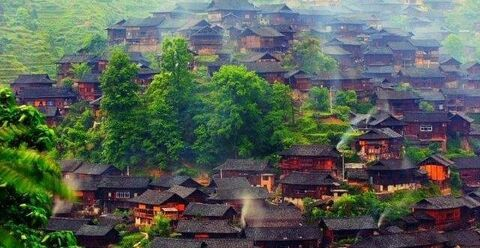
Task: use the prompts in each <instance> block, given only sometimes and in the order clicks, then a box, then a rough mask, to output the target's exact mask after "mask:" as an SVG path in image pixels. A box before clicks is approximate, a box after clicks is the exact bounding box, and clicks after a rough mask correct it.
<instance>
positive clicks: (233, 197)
mask: <svg viewBox="0 0 480 248" xmlns="http://www.w3.org/2000/svg"><path fill="white" fill-rule="evenodd" d="M268 196H269V194H268V191H267V190H266V189H265V188H259V187H240V188H237V187H235V188H232V187H227V188H225V187H222V188H218V189H216V190H215V192H214V193H213V194H212V195H211V197H210V198H209V199H208V201H209V202H211V203H218V204H228V205H230V206H232V207H233V208H234V209H235V210H236V211H237V212H240V211H241V209H242V207H243V206H244V204H245V203H246V202H248V204H249V207H252V208H256V207H261V206H263V205H264V204H265V199H267V197H268Z"/></svg>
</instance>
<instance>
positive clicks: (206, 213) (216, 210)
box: [183, 202, 235, 217]
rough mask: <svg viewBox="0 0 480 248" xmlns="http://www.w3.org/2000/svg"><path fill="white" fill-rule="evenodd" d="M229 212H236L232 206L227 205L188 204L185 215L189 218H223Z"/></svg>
mask: <svg viewBox="0 0 480 248" xmlns="http://www.w3.org/2000/svg"><path fill="white" fill-rule="evenodd" d="M228 211H234V212H235V210H234V209H233V208H232V207H231V206H229V205H225V204H203V203H195V202H192V203H190V204H188V206H187V208H186V209H185V212H183V214H184V215H187V216H199V217H222V216H224V215H225V214H226V213H227V212H228Z"/></svg>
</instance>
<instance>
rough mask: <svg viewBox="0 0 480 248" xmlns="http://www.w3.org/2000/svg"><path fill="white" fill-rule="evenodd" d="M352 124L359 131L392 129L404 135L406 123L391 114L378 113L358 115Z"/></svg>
mask: <svg viewBox="0 0 480 248" xmlns="http://www.w3.org/2000/svg"><path fill="white" fill-rule="evenodd" d="M350 124H351V125H352V126H354V127H356V128H358V129H367V128H390V129H392V130H393V131H395V132H396V133H398V134H401V135H403V127H404V126H405V123H403V121H401V120H400V119H399V118H397V117H395V116H393V115H392V114H391V113H389V112H385V111H377V112H376V113H372V114H366V115H362V114H358V115H356V116H354V118H353V119H352V120H351V121H350Z"/></svg>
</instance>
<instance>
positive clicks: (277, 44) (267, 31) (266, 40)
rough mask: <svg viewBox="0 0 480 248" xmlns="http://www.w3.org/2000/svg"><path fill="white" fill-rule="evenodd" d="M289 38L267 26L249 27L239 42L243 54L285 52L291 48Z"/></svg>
mask: <svg viewBox="0 0 480 248" xmlns="http://www.w3.org/2000/svg"><path fill="white" fill-rule="evenodd" d="M288 43H289V42H288V40H287V37H285V35H283V34H282V33H280V32H278V31H277V30H276V29H274V28H271V27H267V26H254V27H248V28H246V29H244V30H243V31H242V33H241V34H240V37H239V40H238V49H239V50H240V51H241V52H247V51H254V52H285V51H287V50H288V48H289V44H288Z"/></svg>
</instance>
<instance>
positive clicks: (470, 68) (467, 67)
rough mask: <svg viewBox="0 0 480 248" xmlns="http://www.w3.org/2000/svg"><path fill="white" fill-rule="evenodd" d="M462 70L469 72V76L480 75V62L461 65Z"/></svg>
mask: <svg viewBox="0 0 480 248" xmlns="http://www.w3.org/2000/svg"><path fill="white" fill-rule="evenodd" d="M461 68H462V69H463V70H464V71H466V72H467V74H468V75H476V74H480V62H477V61H473V62H468V63H465V64H463V65H461Z"/></svg>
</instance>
